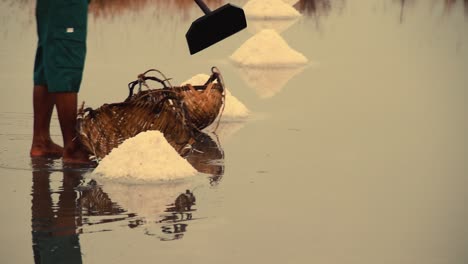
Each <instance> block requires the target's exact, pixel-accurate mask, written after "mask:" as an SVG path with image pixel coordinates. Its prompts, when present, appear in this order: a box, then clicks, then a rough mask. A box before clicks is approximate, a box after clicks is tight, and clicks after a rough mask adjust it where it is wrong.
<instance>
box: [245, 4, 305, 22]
mask: <svg viewBox="0 0 468 264" xmlns="http://www.w3.org/2000/svg"><path fill="white" fill-rule="evenodd" d="M243 9H244V12H245V15H246V16H247V17H249V18H253V19H290V18H295V17H299V16H301V14H300V13H299V12H297V10H296V9H294V8H293V7H291V6H290V5H288V4H286V3H285V2H283V1H281V0H251V1H249V2H248V3H247V4H245V5H244V7H243Z"/></svg>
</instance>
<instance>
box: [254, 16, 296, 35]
mask: <svg viewBox="0 0 468 264" xmlns="http://www.w3.org/2000/svg"><path fill="white" fill-rule="evenodd" d="M298 20H299V18H297V17H295V18H292V19H249V20H248V23H249V26H248V27H247V29H248V31H249V32H250V33H252V34H256V33H258V32H260V31H262V30H264V29H274V30H275V31H276V32H278V33H281V32H283V31H285V30H286V29H288V28H289V27H291V26H292V25H294V24H295V23H296V22H297V21H298Z"/></svg>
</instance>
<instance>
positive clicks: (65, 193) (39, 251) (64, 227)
mask: <svg viewBox="0 0 468 264" xmlns="http://www.w3.org/2000/svg"><path fill="white" fill-rule="evenodd" d="M46 164H47V160H44V159H35V160H33V168H34V170H33V172H32V175H33V179H32V181H33V186H32V197H33V199H32V219H31V222H32V240H33V251H34V261H35V263H82V259H81V249H80V242H79V238H78V232H77V226H78V225H77V222H76V216H77V210H76V208H77V207H76V202H75V201H76V198H77V193H76V192H75V190H74V188H75V187H76V186H77V185H78V184H79V183H80V180H81V177H82V175H81V172H79V171H73V170H66V171H64V172H63V182H62V183H63V184H62V188H61V189H60V190H59V191H58V192H52V191H51V189H50V179H49V177H50V175H51V172H50V171H47V170H42V169H41V168H44V167H45V165H46ZM53 193H54V194H58V195H59V201H58V204H57V205H55V206H54V204H53V202H52V196H51V194H53Z"/></svg>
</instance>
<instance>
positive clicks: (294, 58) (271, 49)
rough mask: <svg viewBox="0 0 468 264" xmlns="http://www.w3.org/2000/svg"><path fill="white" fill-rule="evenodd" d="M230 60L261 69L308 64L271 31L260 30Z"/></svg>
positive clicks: (303, 57)
mask: <svg viewBox="0 0 468 264" xmlns="http://www.w3.org/2000/svg"><path fill="white" fill-rule="evenodd" d="M230 58H231V60H232V61H233V62H234V63H236V64H239V65H240V66H247V67H262V68H284V67H297V66H302V65H305V64H307V62H308V60H307V58H306V57H305V56H304V55H302V54H301V53H299V52H297V51H295V50H294V49H292V48H291V47H289V45H288V43H286V41H284V40H283V38H282V37H281V36H280V35H279V34H278V33H276V31H274V30H272V29H265V30H262V31H260V32H259V33H257V34H256V35H254V36H253V37H251V38H250V39H248V40H247V41H246V42H245V43H244V44H242V46H240V47H239V48H238V49H237V50H236V51H235V52H234V53H233V54H232V55H231V57H230Z"/></svg>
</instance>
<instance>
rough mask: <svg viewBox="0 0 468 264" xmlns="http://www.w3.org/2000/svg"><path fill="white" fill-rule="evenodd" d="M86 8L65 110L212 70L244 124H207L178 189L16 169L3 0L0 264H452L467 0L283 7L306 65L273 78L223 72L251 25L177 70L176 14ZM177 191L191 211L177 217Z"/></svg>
mask: <svg viewBox="0 0 468 264" xmlns="http://www.w3.org/2000/svg"><path fill="white" fill-rule="evenodd" d="M95 2H96V3H95V5H96V6H94V7H92V8H94V9H92V10H91V11H90V21H89V35H88V55H87V61H86V68H85V73H84V79H83V84H82V88H81V92H80V100H83V101H86V104H87V105H89V106H91V107H98V106H99V105H101V104H103V103H108V102H117V101H120V100H122V99H124V98H125V97H126V95H127V90H126V89H127V88H126V85H127V83H128V82H129V81H132V80H134V79H135V78H136V76H137V74H139V73H141V72H144V71H145V70H147V69H149V68H158V69H160V70H161V71H163V72H164V73H165V74H166V75H168V76H170V77H172V78H173V82H174V83H178V82H182V81H184V80H186V79H188V78H189V77H191V76H193V75H195V74H198V73H207V74H208V73H209V69H210V68H211V66H213V65H216V66H218V67H219V68H220V70H221V71H222V73H223V76H224V79H225V81H226V84H227V86H228V88H229V89H230V90H231V92H232V93H233V95H234V96H236V97H237V98H238V99H239V100H241V101H242V102H243V103H244V104H245V105H246V106H247V107H248V108H249V109H250V110H251V111H252V117H251V118H249V119H248V120H245V121H242V122H240V121H230V122H222V123H221V127H220V130H219V131H218V136H219V142H216V140H207V141H206V144H205V145H203V144H202V145H203V146H200V147H207V148H208V150H209V151H207V152H206V153H211V154H212V156H210V155H208V156H207V157H194V158H193V159H192V161H195V162H197V161H200V160H201V161H202V162H201V163H199V169H200V170H204V173H200V174H199V175H197V176H195V177H193V178H189V179H186V180H184V181H181V182H173V183H166V184H153V185H131V184H121V183H116V182H112V181H105V182H99V181H93V180H91V179H89V178H87V177H85V176H86V173H87V172H88V170H86V169H76V168H63V166H62V164H61V162H60V161H59V160H58V161H57V160H55V161H50V160H31V159H30V158H29V157H28V155H27V154H28V151H29V147H30V141H31V131H32V104H31V100H32V99H31V89H32V81H31V80H32V74H31V73H32V67H33V64H32V63H33V58H34V52H35V42H36V33H35V24H34V16H33V14H34V3H33V1H2V2H1V3H0V5H1V9H0V12H1V16H0V17H1V22H2V25H3V26H2V27H1V28H0V38H1V46H0V57H1V59H0V68H1V71H0V80H1V81H2V84H3V86H4V87H3V89H2V96H1V104H0V142H1V143H0V175H1V176H2V177H1V181H2V184H1V185H0V186H1V189H0V193H1V195H2V199H0V206H1V208H2V214H1V219H2V225H1V233H2V236H1V243H2V246H1V247H0V260H1V262H2V263H34V259H35V258H36V259H38V258H39V257H42V258H44V259H50V258H54V257H55V258H56V257H60V256H64V257H66V258H67V263H73V261H75V262H77V263H80V262H83V263H131V262H132V263H147V262H148V263H150V262H151V263H152V262H155V261H160V262H166V263H220V262H222V263H359V264H362V263H408V264H413V263H434V264H435V263H444V264H445V263H451V264H452V263H453V264H455V263H457V264H458V263H460V264H462V263H466V261H467V259H468V256H466V247H467V245H468V228H467V226H466V222H467V220H468V219H467V218H468V212H467V209H466V206H465V204H466V201H467V198H468V197H467V194H466V193H467V192H466V187H465V186H467V183H468V182H467V175H468V174H467V172H468V168H467V165H466V164H468V163H467V161H468V160H467V151H466V150H467V149H468V148H467V147H468V145H467V140H466V135H467V132H468V131H467V119H466V116H467V113H468V112H467V109H466V98H468V97H467V89H466V88H467V83H468V75H467V74H466V73H467V72H468V30H466V29H467V28H468V17H467V11H466V10H467V8H466V6H467V3H466V1H438V0H430V1H422V0H421V1H417V0H413V1H410V0H406V1H392V0H365V1H356V0H335V1H325V0H323V1H300V2H299V3H297V4H295V7H296V8H297V9H298V10H300V11H301V13H303V15H304V16H303V17H301V18H300V19H298V20H296V21H293V23H291V21H289V23H288V22H285V23H286V24H284V23H283V24H282V23H275V25H271V26H277V27H278V28H277V30H278V31H280V32H281V36H282V37H283V38H284V39H285V40H286V41H287V43H288V44H289V45H290V46H291V47H292V48H294V49H296V50H297V51H299V52H301V53H303V54H304V55H305V56H306V57H307V58H308V59H309V60H310V62H311V63H310V65H308V66H307V67H304V68H297V69H288V70H278V69H276V70H268V69H245V68H238V67H236V66H234V65H232V64H231V63H230V62H229V60H228V57H229V56H230V55H231V54H232V53H233V52H234V51H235V50H236V49H237V48H238V47H239V46H240V45H242V44H243V43H244V42H245V41H246V40H247V39H248V38H250V37H251V36H252V35H253V34H254V33H255V30H256V29H257V28H261V27H262V25H254V24H252V26H250V25H251V24H249V29H248V30H244V31H242V32H241V33H239V34H237V35H236V36H235V37H231V38H229V39H226V40H225V41H223V42H222V43H220V44H218V45H215V46H213V47H211V48H209V49H207V50H205V51H203V52H200V53H198V54H196V55H194V56H190V55H189V52H188V49H187V46H186V42H185V37H184V35H185V32H186V30H187V29H188V27H189V25H190V23H191V22H192V21H193V20H194V19H195V18H196V17H198V16H200V15H201V13H200V11H199V10H197V7H196V6H194V5H193V4H189V3H188V2H187V1H174V3H173V4H167V3H165V1H149V0H148V1H128V3H127V2H126V1H119V3H120V4H119V5H110V6H106V5H105V4H104V3H105V2H104V1H97V0H96V1H95ZM232 2H233V3H237V4H239V5H243V4H244V3H246V1H232ZM130 3H132V5H130ZM219 4H221V2H220V1H212V2H211V3H210V5H211V6H217V5H219ZM52 134H53V137H54V139H55V140H56V141H58V142H60V141H61V138H60V130H59V126H58V123H57V119H56V118H55V117H54V119H53V124H52ZM211 139H212V138H211ZM210 161H211V163H210ZM200 164H201V165H200ZM207 164H208V165H207ZM186 189H190V190H193V192H194V194H195V196H196V199H197V201H196V204H195V205H194V206H193V207H191V208H190V210H184V211H183V212H179V211H177V210H176V209H175V208H174V207H175V206H174V202H175V199H176V198H177V197H178V196H179V195H180V194H181V193H183V192H185V190H186Z"/></svg>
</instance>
